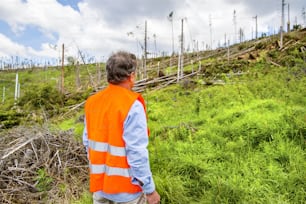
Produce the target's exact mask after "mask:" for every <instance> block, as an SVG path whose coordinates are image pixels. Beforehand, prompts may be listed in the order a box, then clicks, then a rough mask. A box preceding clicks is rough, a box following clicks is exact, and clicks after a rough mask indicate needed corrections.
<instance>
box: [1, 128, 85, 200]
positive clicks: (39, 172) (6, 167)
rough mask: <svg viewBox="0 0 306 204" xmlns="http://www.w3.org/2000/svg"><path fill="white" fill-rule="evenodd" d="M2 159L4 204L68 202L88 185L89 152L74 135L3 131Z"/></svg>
mask: <svg viewBox="0 0 306 204" xmlns="http://www.w3.org/2000/svg"><path fill="white" fill-rule="evenodd" d="M0 158H1V160H0V203H26V204H27V203H65V202H66V203H67V200H66V199H67V198H78V197H79V196H80V193H81V192H82V191H83V189H82V188H83V186H84V185H81V184H84V183H86V182H87V178H88V175H87V173H88V169H87V168H88V167H87V157H86V152H85V149H84V148H83V145H82V144H81V143H80V142H77V141H75V140H74V139H73V134H72V132H68V131H65V132H61V131H52V133H51V132H50V130H49V129H47V128H45V127H37V126H35V127H22V126H18V127H16V128H14V129H10V130H8V131H3V132H0ZM75 178H78V180H77V179H75ZM80 178H81V179H80ZM82 178H83V179H82ZM63 186H64V187H65V191H63V190H62V188H63ZM68 202H69V201H68Z"/></svg>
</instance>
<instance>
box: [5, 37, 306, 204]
mask: <svg viewBox="0 0 306 204" xmlns="http://www.w3.org/2000/svg"><path fill="white" fill-rule="evenodd" d="M284 45H285V46H284V47H283V48H282V49H280V48H279V47H278V45H277V38H274V37H270V38H265V39H261V40H259V41H254V42H246V43H244V44H240V45H236V46H233V47H231V48H230V51H231V57H230V59H228V58H227V51H228V50H227V49H220V50H216V51H214V52H209V53H208V52H206V53H205V52H204V53H201V55H200V57H201V58H199V57H198V56H197V55H195V54H189V55H188V56H186V59H194V62H195V63H194V64H191V63H189V62H190V61H188V60H186V61H187V64H186V66H185V71H186V73H189V72H192V70H193V69H195V67H196V68H198V67H199V66H201V69H200V71H199V73H198V74H197V75H195V76H194V77H193V78H187V79H184V80H182V81H181V82H180V83H178V84H175V85H171V86H167V87H165V88H163V89H160V90H154V89H153V88H152V87H150V88H148V89H147V90H146V91H145V92H144V93H143V96H144V97H145V100H146V102H147V107H148V117H149V118H148V122H149V123H148V124H149V128H150V131H151V136H150V145H149V151H150V162H151V168H152V173H153V176H154V180H155V183H156V186H157V190H158V192H159V193H160V195H161V198H162V203H164V204H180V203H182V204H183V203H201V204H205V203H304V202H305V197H306V154H305V148H306V106H305V104H306V91H305V90H306V51H305V49H306V47H305V45H306V34H305V31H301V32H295V33H290V34H287V35H286V36H285V40H284ZM195 59H199V60H198V61H197V60H195ZM157 60H162V59H157ZM157 60H155V61H154V60H152V62H151V63H152V64H155V63H156V62H157ZM165 64H166V62H165ZM66 69H67V71H66V70H65V73H67V74H68V73H70V75H69V74H68V78H67V80H66V82H65V83H67V84H65V86H66V87H67V92H66V93H65V94H61V93H59V92H58V91H57V87H58V86H57V85H56V83H55V81H56V80H53V81H54V82H53V83H51V82H49V80H48V82H46V81H44V79H45V78H44V77H43V76H44V75H47V76H49V77H47V78H52V77H53V78H58V77H59V75H60V72H59V70H51V69H50V70H48V71H46V70H45V71H40V70H32V71H23V72H22V71H20V72H19V73H20V79H22V80H24V81H23V82H24V83H26V82H28V83H29V84H30V85H28V86H29V87H31V88H29V89H27V90H25V91H24V93H23V94H22V97H21V99H22V100H21V99H20V100H19V101H18V103H17V105H16V106H14V105H13V104H14V103H13V102H12V99H10V100H9V99H8V100H7V101H5V103H4V104H3V106H1V108H0V110H1V115H0V116H1V117H2V118H1V125H2V127H11V126H14V125H18V124H24V123H26V124H28V123H29V122H31V123H33V121H34V122H35V123H41V124H43V123H45V122H47V123H48V124H49V125H50V126H52V127H53V128H61V129H63V130H68V129H72V130H74V135H75V138H77V140H78V141H80V138H81V134H82V127H83V123H82V120H79V117H80V116H82V115H83V110H82V108H75V107H77V105H78V104H80V103H81V102H82V101H83V100H85V99H86V97H87V96H88V95H89V94H91V92H92V91H93V90H94V88H93V87H91V85H90V83H89V79H90V75H94V73H96V68H95V66H92V67H88V70H87V68H85V67H83V69H82V70H83V71H82V73H83V74H82V75H81V76H84V78H83V80H82V84H83V87H82V88H81V89H80V90H79V91H74V89H73V87H74V80H75V79H74V77H73V76H74V75H73V73H74V72H73V71H72V70H71V71H69V68H68V67H67V68H66ZM70 69H71V68H70ZM172 69H173V68H169V67H167V66H165V67H164V70H163V71H164V73H171V70H172ZM169 70H170V71H169ZM88 71H89V72H88ZM175 71H176V70H173V72H174V73H175ZM89 73H90V74H89ZM149 73H150V74H151V75H152V77H153V74H155V73H156V70H153V69H152V70H151V71H150V72H149ZM0 76H1V78H0V85H1V86H3V84H6V85H7V86H9V84H12V82H13V81H14V77H15V74H14V73H4V72H1V73H0ZM51 76H52V77H51ZM30 77H32V78H30ZM69 77H70V78H69ZM36 82H37V83H36ZM215 82H219V83H215ZM104 83H105V82H104ZM102 84H103V83H101V85H102ZM24 86H26V85H24ZM69 87H70V88H69ZM80 107H82V106H80ZM11 108H13V110H10V109H11ZM9 110H10V111H9ZM34 116H35V117H34ZM12 121H13V122H12ZM14 121H15V123H14ZM72 139H73V138H72ZM79 145H82V144H81V143H80V142H79ZM87 189H88V186H87V185H85V186H84V189H83V191H81V192H78V195H80V197H78V196H76V197H77V199H73V201H71V202H72V203H85V204H86V203H92V201H91V198H90V194H89V193H88V190H87ZM74 197H75V196H71V198H74ZM66 199H67V198H66ZM68 199H69V198H68Z"/></svg>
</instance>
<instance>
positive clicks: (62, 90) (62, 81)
mask: <svg viewBox="0 0 306 204" xmlns="http://www.w3.org/2000/svg"><path fill="white" fill-rule="evenodd" d="M64 49H65V46H64V43H63V45H62V75H61V93H62V94H63V93H64V60H65V59H64V56H65V54H64Z"/></svg>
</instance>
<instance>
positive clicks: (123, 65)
mask: <svg viewBox="0 0 306 204" xmlns="http://www.w3.org/2000/svg"><path fill="white" fill-rule="evenodd" d="M136 66H137V60H136V56H135V55H134V54H132V53H129V52H125V51H119V52H116V53H114V54H112V55H111V56H110V57H109V59H108V60H107V62H106V74H107V81H108V82H109V83H112V84H119V83H121V82H122V81H124V80H126V79H127V78H128V76H130V74H131V73H132V72H134V71H135V70H136Z"/></svg>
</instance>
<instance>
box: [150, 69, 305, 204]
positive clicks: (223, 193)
mask: <svg viewBox="0 0 306 204" xmlns="http://www.w3.org/2000/svg"><path fill="white" fill-rule="evenodd" d="M279 71H281V70H273V68H271V69H270V72H271V73H266V74H265V75H261V76H260V77H258V76H257V75H256V74H254V73H250V74H249V76H244V77H243V78H239V79H237V78H231V79H228V84H226V85H224V86H214V87H207V86H204V85H202V86H197V87H196V88H195V89H193V90H186V89H183V88H181V87H180V86H179V85H174V86H171V87H168V88H166V89H165V90H162V91H159V92H154V93H149V94H147V95H146V96H145V97H146V100H147V103H148V116H149V127H150V130H151V138H150V140H151V143H150V153H151V157H150V158H151V166H152V171H153V175H154V178H155V182H156V186H157V189H158V191H159V192H160V193H161V196H162V203H167V204H168V203H186V202H188V203H303V202H304V199H305V196H306V189H305V188H306V180H305V178H306V154H305V129H306V124H305V115H306V108H305V104H306V103H304V104H303V102H304V101H305V99H306V98H305V97H306V96H305V91H302V90H306V83H304V82H305V77H303V78H300V79H292V80H291V81H290V82H289V84H288V82H287V81H286V80H283V78H285V77H288V76H289V77H291V75H290V73H289V74H288V73H287V72H285V73H284V71H283V72H282V73H283V74H282V73H281V72H279ZM278 72H279V74H278V75H279V76H278V77H277V78H275V75H274V74H275V73H278ZM284 75H285V76H284ZM253 77H254V78H253Z"/></svg>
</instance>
